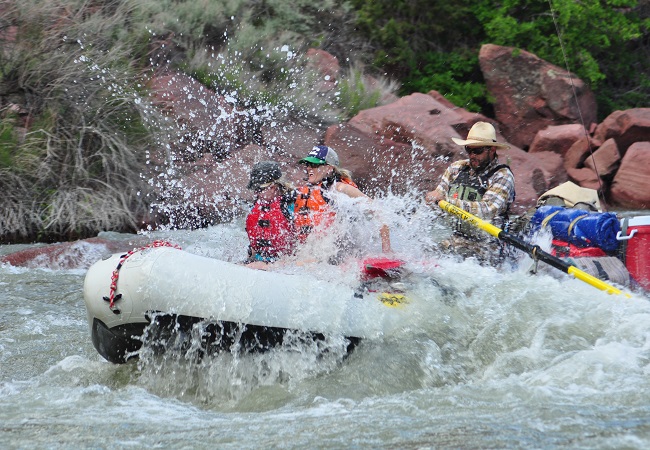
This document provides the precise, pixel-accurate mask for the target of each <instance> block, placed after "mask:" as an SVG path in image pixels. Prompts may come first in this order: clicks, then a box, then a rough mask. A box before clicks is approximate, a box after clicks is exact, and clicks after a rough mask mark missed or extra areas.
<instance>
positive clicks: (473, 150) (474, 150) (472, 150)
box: [465, 146, 490, 155]
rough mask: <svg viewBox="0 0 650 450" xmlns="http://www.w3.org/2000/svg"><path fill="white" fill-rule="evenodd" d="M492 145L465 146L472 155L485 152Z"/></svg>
mask: <svg viewBox="0 0 650 450" xmlns="http://www.w3.org/2000/svg"><path fill="white" fill-rule="evenodd" d="M489 148H490V147H468V146H465V151H466V152H467V153H468V154H470V155H482V154H483V152H484V151H485V150H487V149H489Z"/></svg>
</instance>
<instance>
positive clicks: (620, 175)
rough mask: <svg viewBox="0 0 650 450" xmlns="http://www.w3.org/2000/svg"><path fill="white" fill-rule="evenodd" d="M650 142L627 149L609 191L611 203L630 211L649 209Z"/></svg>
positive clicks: (639, 143) (635, 144)
mask: <svg viewBox="0 0 650 450" xmlns="http://www.w3.org/2000/svg"><path fill="white" fill-rule="evenodd" d="M648 174H650V142H637V143H634V144H632V145H630V147H629V148H628V149H627V152H626V153H625V156H623V160H622V161H621V167H619V169H618V171H617V172H616V175H615V176H614V180H613V181H612V187H611V190H610V198H611V202H612V203H614V204H616V205H619V206H623V207H625V208H632V209H650V176H648Z"/></svg>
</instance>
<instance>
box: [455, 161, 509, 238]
mask: <svg viewBox="0 0 650 450" xmlns="http://www.w3.org/2000/svg"><path fill="white" fill-rule="evenodd" d="M504 168H505V169H508V170H510V167H509V166H508V165H506V164H498V165H496V166H495V167H493V168H492V169H490V170H489V171H488V172H487V173H485V174H479V175H478V176H471V174H470V166H469V164H467V165H466V166H465V167H463V168H462V169H461V170H460V172H458V175H457V176H456V178H455V179H454V181H452V182H451V184H450V186H449V194H448V196H449V197H451V198H456V199H459V200H463V201H468V202H480V201H481V199H482V198H483V195H484V194H485V192H486V191H487V189H488V181H489V180H490V178H491V177H492V175H494V174H495V173H496V172H498V171H499V170H501V169H504ZM511 204H512V202H509V203H508V205H507V206H506V209H505V211H503V212H502V213H500V214H499V215H498V216H497V217H496V219H497V220H496V221H497V222H498V223H497V225H499V226H503V225H504V224H506V223H507V222H508V219H509V211H510V205H511ZM455 231H456V232H457V233H460V234H463V235H466V236H476V234H477V233H476V229H475V228H474V227H473V226H472V225H470V224H468V223H467V222H466V221H464V220H462V219H455Z"/></svg>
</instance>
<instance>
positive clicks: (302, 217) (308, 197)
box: [293, 178, 357, 242]
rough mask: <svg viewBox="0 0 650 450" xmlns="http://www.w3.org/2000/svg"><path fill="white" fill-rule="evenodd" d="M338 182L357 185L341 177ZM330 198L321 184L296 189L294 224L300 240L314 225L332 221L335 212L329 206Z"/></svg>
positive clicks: (302, 239) (305, 237)
mask: <svg viewBox="0 0 650 450" xmlns="http://www.w3.org/2000/svg"><path fill="white" fill-rule="evenodd" d="M339 182H340V183H345V184H348V185H350V186H353V187H357V185H356V184H355V183H354V181H352V180H350V179H347V178H342V179H341V180H339ZM329 202H330V199H329V198H328V197H327V190H324V189H323V186H322V184H319V185H317V186H311V187H310V186H304V187H302V188H300V189H299V190H298V195H297V198H296V203H295V207H294V216H293V217H294V224H295V227H296V233H297V235H298V239H299V240H300V242H304V241H305V240H306V239H307V236H309V233H311V230H312V229H313V228H314V227H319V226H327V225H330V224H331V223H332V222H333V221H334V216H335V215H336V213H335V212H334V211H333V210H332V208H330V206H329Z"/></svg>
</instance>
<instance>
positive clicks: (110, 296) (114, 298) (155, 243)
mask: <svg viewBox="0 0 650 450" xmlns="http://www.w3.org/2000/svg"><path fill="white" fill-rule="evenodd" d="M158 247H172V248H177V249H179V250H180V249H181V247H180V246H179V245H176V244H172V243H171V242H167V241H163V240H156V241H153V242H152V243H151V244H148V245H145V246H144V247H140V248H134V249H133V250H131V251H129V252H128V253H126V254H124V255H122V256H121V257H120V262H119V263H117V267H116V268H115V270H114V271H113V273H112V274H111V286H110V292H109V294H108V295H107V296H106V297H104V300H105V301H107V302H108V307H109V308H110V309H113V308H114V307H115V302H116V301H117V300H119V299H120V298H122V294H117V295H115V292H116V291H117V280H118V279H119V277H120V269H121V268H122V266H123V265H124V262H125V261H126V260H127V259H128V258H129V257H130V256H131V255H133V254H134V253H137V252H141V251H143V250H146V249H148V248H158Z"/></svg>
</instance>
